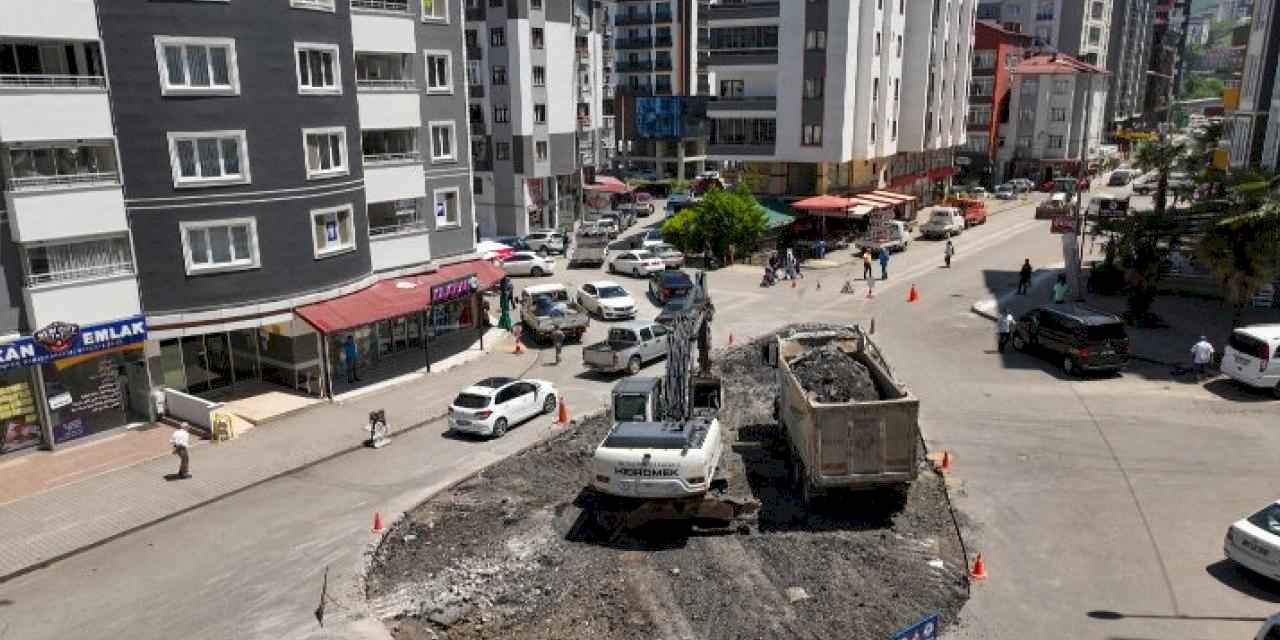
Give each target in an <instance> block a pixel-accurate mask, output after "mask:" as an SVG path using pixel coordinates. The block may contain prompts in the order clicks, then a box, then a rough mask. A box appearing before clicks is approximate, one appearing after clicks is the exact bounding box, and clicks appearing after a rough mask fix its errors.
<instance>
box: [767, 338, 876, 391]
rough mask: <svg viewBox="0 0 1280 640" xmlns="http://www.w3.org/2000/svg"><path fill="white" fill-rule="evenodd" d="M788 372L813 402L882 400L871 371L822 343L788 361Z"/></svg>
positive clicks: (831, 345)
mask: <svg viewBox="0 0 1280 640" xmlns="http://www.w3.org/2000/svg"><path fill="white" fill-rule="evenodd" d="M787 364H789V365H791V372H792V373H794V374H795V376H796V378H797V379H798V380H799V381H800V386H802V387H804V389H805V391H808V392H810V393H812V394H813V399H814V400H815V401H817V402H871V401H874V400H882V399H884V397H883V394H881V393H880V390H879V389H878V388H877V387H876V383H875V381H874V380H873V379H872V377H871V371H869V370H868V369H867V367H866V366H864V365H863V364H862V363H861V362H858V361H857V360H855V359H854V358H853V356H851V355H849V354H848V353H845V352H844V351H841V350H840V349H837V348H836V347H835V345H833V344H828V345H823V346H822V347H819V348H817V349H813V350H812V351H808V352H805V353H802V354H800V355H799V356H796V357H795V358H792V359H791V360H790V361H788V363H787Z"/></svg>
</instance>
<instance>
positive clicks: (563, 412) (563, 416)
mask: <svg viewBox="0 0 1280 640" xmlns="http://www.w3.org/2000/svg"><path fill="white" fill-rule="evenodd" d="M556 422H557V423H559V424H569V405H568V404H567V403H565V401H564V399H561V400H560V415H559V416H557V417H556Z"/></svg>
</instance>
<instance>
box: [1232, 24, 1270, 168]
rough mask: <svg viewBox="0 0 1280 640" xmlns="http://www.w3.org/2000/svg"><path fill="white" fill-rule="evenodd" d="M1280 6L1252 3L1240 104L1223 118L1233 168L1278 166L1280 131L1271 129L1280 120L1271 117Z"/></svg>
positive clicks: (1241, 79)
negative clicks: (1279, 10) (1273, 131)
mask: <svg viewBox="0 0 1280 640" xmlns="http://www.w3.org/2000/svg"><path fill="white" fill-rule="evenodd" d="M1278 8H1280V2H1277V0H1258V1H1257V2H1256V3H1255V4H1254V7H1253V16H1252V18H1251V20H1250V23H1249V43H1248V45H1246V47H1245V54H1244V70H1243V71H1242V72H1241V75H1240V100H1239V104H1238V106H1237V107H1236V109H1235V110H1234V111H1233V112H1232V113H1231V114H1230V115H1229V116H1228V117H1227V118H1225V119H1224V121H1223V137H1224V139H1225V140H1226V141H1227V146H1228V148H1229V149H1230V165H1231V167H1232V168H1233V169H1239V168H1245V167H1254V166H1257V165H1259V164H1262V165H1263V166H1266V167H1268V168H1270V167H1275V166H1276V162H1277V159H1276V155H1277V153H1280V149H1278V147H1280V133H1272V130H1274V129H1276V128H1277V127H1280V123H1277V122H1276V120H1275V119H1274V118H1270V117H1269V116H1270V113H1271V110H1272V108H1273V105H1274V106H1276V107H1280V104H1278V103H1277V102H1276V101H1275V100H1273V97H1272V96H1273V93H1274V92H1275V88H1276V66H1277V65H1278V64H1280V15H1277V11H1278ZM1278 115H1280V114H1278ZM1268 138H1270V140H1268ZM1264 151H1265V152H1264Z"/></svg>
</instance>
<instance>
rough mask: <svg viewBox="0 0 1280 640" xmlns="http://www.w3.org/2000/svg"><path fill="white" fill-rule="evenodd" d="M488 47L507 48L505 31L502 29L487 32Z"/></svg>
mask: <svg viewBox="0 0 1280 640" xmlns="http://www.w3.org/2000/svg"><path fill="white" fill-rule="evenodd" d="M489 46H491V47H505V46H507V30H506V29H503V28H502V27H498V28H496V29H490V30H489Z"/></svg>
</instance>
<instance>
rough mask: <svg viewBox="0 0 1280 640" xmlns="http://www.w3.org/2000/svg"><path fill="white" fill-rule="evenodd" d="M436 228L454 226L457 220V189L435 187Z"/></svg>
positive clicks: (457, 223)
mask: <svg viewBox="0 0 1280 640" xmlns="http://www.w3.org/2000/svg"><path fill="white" fill-rule="evenodd" d="M433 198H434V199H435V212H436V228H437V229H440V228H444V227H456V226H458V225H459V224H460V223H459V221H458V189H457V187H451V188H448V189H436V191H435V195H434V196H433Z"/></svg>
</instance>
